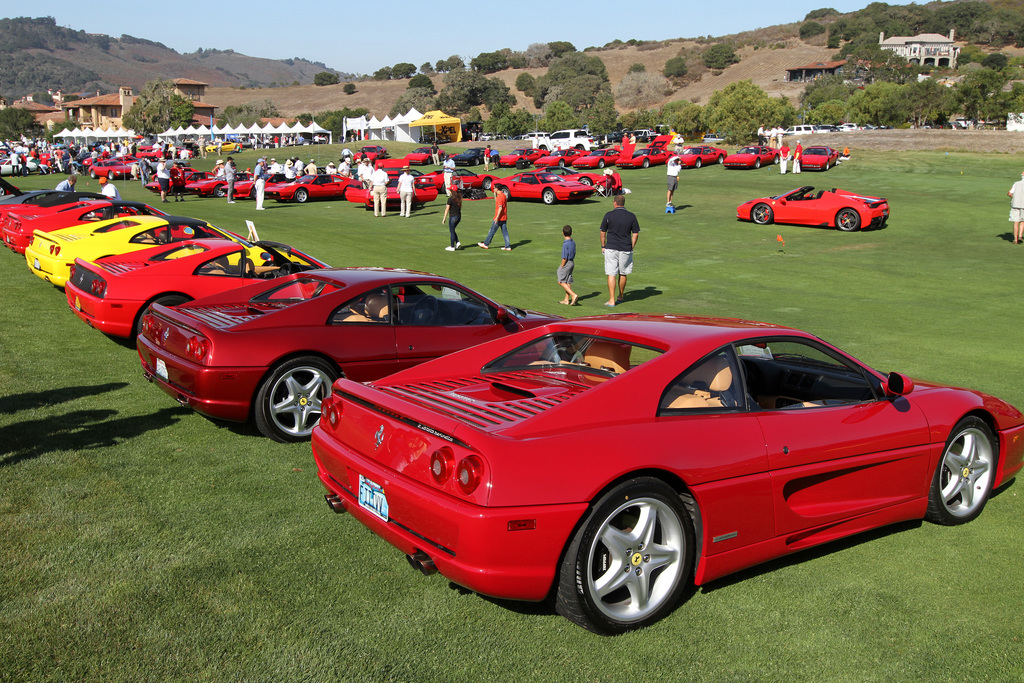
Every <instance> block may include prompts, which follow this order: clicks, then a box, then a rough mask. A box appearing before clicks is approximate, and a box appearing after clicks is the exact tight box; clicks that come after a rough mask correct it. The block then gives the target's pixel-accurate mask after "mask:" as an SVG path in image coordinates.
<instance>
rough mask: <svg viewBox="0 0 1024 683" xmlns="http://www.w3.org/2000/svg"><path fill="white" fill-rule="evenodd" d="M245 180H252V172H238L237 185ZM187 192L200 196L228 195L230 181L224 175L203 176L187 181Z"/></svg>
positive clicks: (236, 174) (236, 176)
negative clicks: (199, 178) (200, 178)
mask: <svg viewBox="0 0 1024 683" xmlns="http://www.w3.org/2000/svg"><path fill="white" fill-rule="evenodd" d="M243 180H252V174H251V173H237V172H236V173H235V183H236V187H237V183H240V182H242V181H243ZM185 192H189V193H191V194H194V195H197V196H199V197H226V196H227V195H228V181H227V180H225V179H224V176H219V177H217V176H214V177H212V178H203V179H202V180H196V181H193V182H190V183H185Z"/></svg>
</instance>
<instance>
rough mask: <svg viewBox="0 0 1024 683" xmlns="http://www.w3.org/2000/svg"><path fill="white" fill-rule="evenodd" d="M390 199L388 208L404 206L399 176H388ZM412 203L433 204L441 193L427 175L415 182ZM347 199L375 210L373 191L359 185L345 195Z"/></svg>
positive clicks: (388, 199) (355, 185)
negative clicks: (399, 186) (399, 190)
mask: <svg viewBox="0 0 1024 683" xmlns="http://www.w3.org/2000/svg"><path fill="white" fill-rule="evenodd" d="M388 177H389V178H390V180H389V181H388V198H387V205H386V206H387V208H389V209H397V208H399V207H400V206H401V204H402V198H401V196H399V194H398V176H388ZM412 194H413V197H412V203H413V204H414V205H422V204H426V203H427V202H432V201H434V200H435V199H437V195H438V194H440V192H439V191H438V189H437V186H435V185H434V183H433V182H432V181H430V180H428V179H427V176H426V175H423V176H420V177H419V178H416V179H415V180H414V181H413V185H412ZM345 199H347V200H349V201H350V202H352V203H353V204H361V205H362V206H363V207H365V208H366V209H372V208H373V192H372V191H371V190H364V189H363V188H362V187H361V186H360V185H359V184H358V183H356V184H354V185H353V186H352V188H351V189H349V191H348V192H346V193H345Z"/></svg>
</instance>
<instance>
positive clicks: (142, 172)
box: [139, 159, 153, 185]
mask: <svg viewBox="0 0 1024 683" xmlns="http://www.w3.org/2000/svg"><path fill="white" fill-rule="evenodd" d="M152 175H153V167H152V166H151V165H150V161H149V159H139V182H141V183H142V184H143V185H148V184H149V178H150V176H152Z"/></svg>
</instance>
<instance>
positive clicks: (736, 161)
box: [725, 145, 779, 168]
mask: <svg viewBox="0 0 1024 683" xmlns="http://www.w3.org/2000/svg"><path fill="white" fill-rule="evenodd" d="M777 163H779V152H778V150H775V149H772V148H771V147H759V146H757V145H753V146H750V147H743V148H742V149H739V150H737V151H736V153H735V154H730V155H729V156H727V157H726V158H725V167H726V168H761V167H762V166H771V165H772V164H777Z"/></svg>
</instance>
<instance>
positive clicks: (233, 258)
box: [195, 251, 251, 277]
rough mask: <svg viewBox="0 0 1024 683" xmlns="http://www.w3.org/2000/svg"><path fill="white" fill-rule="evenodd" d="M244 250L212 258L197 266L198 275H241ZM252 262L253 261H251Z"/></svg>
mask: <svg viewBox="0 0 1024 683" xmlns="http://www.w3.org/2000/svg"><path fill="white" fill-rule="evenodd" d="M243 263H244V261H243V259H242V252H241V251H236V252H232V253H230V254H224V255H222V256H218V257H217V258H215V259H210V260H209V261H207V262H206V263H204V264H202V265H201V266H199V267H198V268H196V271H195V272H196V275H212V276H215V277H241V275H242V266H243ZM250 263H251V261H250Z"/></svg>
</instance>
